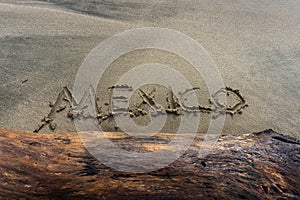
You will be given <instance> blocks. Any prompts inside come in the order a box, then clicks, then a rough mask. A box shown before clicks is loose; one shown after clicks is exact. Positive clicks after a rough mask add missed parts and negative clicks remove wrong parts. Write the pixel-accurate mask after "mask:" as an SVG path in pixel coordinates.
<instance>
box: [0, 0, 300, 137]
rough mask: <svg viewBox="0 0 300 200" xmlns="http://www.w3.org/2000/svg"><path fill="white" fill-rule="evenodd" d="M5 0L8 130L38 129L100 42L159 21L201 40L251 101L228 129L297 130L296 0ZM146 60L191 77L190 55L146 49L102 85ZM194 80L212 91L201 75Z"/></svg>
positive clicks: (0, 79) (67, 126)
mask: <svg viewBox="0 0 300 200" xmlns="http://www.w3.org/2000/svg"><path fill="white" fill-rule="evenodd" d="M0 2H1V4H0V63H1V69H0V85H1V87H0V94H1V101H0V110H1V117H0V127H1V128H10V129H21V130H27V131H33V130H34V129H35V128H36V126H37V124H38V123H39V122H40V120H41V119H42V118H43V117H44V116H46V115H47V114H48V113H49V112H50V108H49V101H55V99H56V97H57V95H58V93H59V92H60V91H61V89H62V88H63V87H64V86H66V85H67V86H69V87H70V88H71V87H72V84H73V81H74V77H75V74H76V71H77V69H78V68H79V66H80V64H81V63H82V62H83V60H84V58H85V56H86V55H87V54H88V53H89V52H90V51H91V50H92V49H93V48H94V47H95V46H97V45H98V44H99V43H100V42H101V41H103V40H104V39H105V38H107V37H109V36H112V35H113V34H116V33H119V32H122V31H124V30H127V29H130V28H134V27H143V26H156V27H165V28H171V29H175V30H178V31H181V32H183V33H185V34H187V35H189V36H190V37H192V38H194V39H195V40H197V41H198V42H200V43H201V44H202V45H203V46H204V47H205V48H206V50H207V51H208V52H209V53H210V55H211V56H212V57H213V59H214V60H215V62H216V64H217V66H218V69H219V70H220V72H221V73H222V76H223V78H224V82H225V84H226V85H228V86H231V87H233V88H237V89H239V90H240V91H241V93H242V94H243V96H244V97H245V98H246V100H247V103H248V104H249V107H248V108H246V109H245V111H244V112H243V114H242V115H237V116H234V117H233V118H232V117H230V116H228V117H227V120H226V124H225V127H224V129H223V132H224V133H229V132H231V133H232V132H235V133H244V132H256V131H260V130H263V129H267V128H272V129H274V130H275V131H277V132H280V133H283V134H288V135H292V136H297V137H299V136H300V135H299V128H300V127H299V124H300V118H299V115H300V105H299V103H298V102H299V96H300V90H299V89H300V88H299V87H300V78H299V77H300V71H299V63H300V62H299V61H300V60H299V58H300V56H299V55H300V39H299V38H300V29H299V22H300V14H299V12H298V10H299V8H300V2H299V1H297V0H289V1H283V0H277V1H276V2H275V1H267V0H265V1H256V0H255V1H251V2H244V1H243V2H242V1H239V2H236V1H227V2H224V1H221V0H217V1H213V2H212V1H208V0H200V1H180V2H177V1H163V0H161V1H155V3H154V2H153V3H149V2H147V1H130V2H128V1H122V0H118V1H105V3H103V2H99V3H98V4H93V3H78V2H79V1H67V0H65V1H52V2H54V3H56V4H51V3H49V2H42V1H30V2H28V1H4V0H1V1H0ZM50 2H51V1H50ZM149 61H151V62H153V61H161V62H163V63H165V64H169V65H171V66H173V67H174V68H176V69H179V70H181V71H182V72H183V73H184V74H185V75H191V74H193V73H192V72H191V71H189V70H185V69H187V67H188V64H187V63H186V62H185V61H183V60H182V59H179V58H175V57H174V56H173V55H168V54H165V53H163V52H158V51H152V52H147V51H141V52H134V53H133V54H130V55H127V56H125V57H123V58H120V59H119V60H118V61H117V62H116V63H114V64H113V66H112V70H110V71H109V72H108V74H107V77H108V78H107V79H108V80H106V81H105V84H107V86H108V87H109V86H111V84H113V82H114V80H115V79H117V78H118V77H119V76H120V75H121V74H122V73H124V72H125V71H126V69H130V67H131V66H134V65H136V64H140V63H144V62H149ZM191 79H192V83H193V84H194V85H195V86H200V87H201V88H203V94H206V93H205V91H206V89H205V85H204V84H203V80H199V77H191ZM103 98H104V99H105V98H107V97H105V95H104V97H103ZM204 99H207V98H206V96H205V97H204ZM57 120H58V121H59V122H60V123H58V126H57V131H58V132H64V131H73V130H74V127H73V125H72V122H70V121H68V119H66V117H65V115H59V116H58V119H57ZM171 125H172V124H171ZM111 128H114V127H111ZM200 128H201V130H200V131H201V132H202V131H205V129H206V128H207V116H206V115H203V123H202V126H201V127H200ZM48 131H50V130H47V129H45V130H44V132H48Z"/></svg>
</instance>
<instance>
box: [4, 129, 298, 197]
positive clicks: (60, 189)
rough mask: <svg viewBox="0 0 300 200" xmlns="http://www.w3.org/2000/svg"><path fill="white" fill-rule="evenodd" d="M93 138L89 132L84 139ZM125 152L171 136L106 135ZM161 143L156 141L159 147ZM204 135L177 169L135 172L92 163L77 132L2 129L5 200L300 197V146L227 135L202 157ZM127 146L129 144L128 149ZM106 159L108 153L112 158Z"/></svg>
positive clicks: (267, 136)
mask: <svg viewBox="0 0 300 200" xmlns="http://www.w3.org/2000/svg"><path fill="white" fill-rule="evenodd" d="M86 134H88V133H86ZM106 135H107V136H108V137H109V138H111V139H112V140H113V141H114V142H115V143H116V144H118V145H120V146H121V147H125V146H126V148H127V150H131V148H132V149H134V150H137V151H152V150H156V149H160V148H161V146H162V145H163V144H162V142H161V141H164V142H165V143H168V141H169V139H170V138H171V137H172V134H160V135H159V136H157V137H154V138H151V139H148V141H147V143H145V142H143V143H138V142H137V141H136V140H134V139H133V138H130V137H128V136H126V135H125V134H123V133H107V134H106ZM157 141H159V142H157ZM202 142H203V135H201V134H199V135H198V136H197V138H196V139H195V141H194V144H193V145H192V146H191V147H190V149H189V150H188V151H187V152H186V153H185V154H184V155H183V156H182V157H181V158H179V159H178V160H177V161H175V162H174V163H173V164H171V165H169V166H167V167H165V168H163V169H161V170H159V171H155V172H150V173H144V174H130V173H124V172H118V171H116V170H113V169H111V168H109V167H107V166H105V165H103V164H101V163H100V162H99V161H97V160H96V159H94V158H93V157H92V156H91V155H90V154H89V153H88V152H87V151H86V149H85V148H84V146H83V145H82V143H81V140H80V138H79V136H78V135H77V133H63V134H32V133H26V132H22V131H10V130H0V197H1V199H17V198H18V199H84V198H88V199H272V200H273V199H300V191H299V189H300V175H299V174H300V142H299V141H298V140H296V139H293V138H290V137H287V136H283V135H280V134H277V133H275V132H273V131H272V130H267V131H264V132H261V133H254V134H243V135H222V136H221V137H220V138H219V140H218V143H217V146H216V147H215V149H213V151H212V152H211V154H210V155H208V156H207V157H205V158H202V159H200V158H198V156H197V155H198V154H197V153H198V147H199V145H201V144H202ZM125 144H126V145H125ZM108 153H109V152H108Z"/></svg>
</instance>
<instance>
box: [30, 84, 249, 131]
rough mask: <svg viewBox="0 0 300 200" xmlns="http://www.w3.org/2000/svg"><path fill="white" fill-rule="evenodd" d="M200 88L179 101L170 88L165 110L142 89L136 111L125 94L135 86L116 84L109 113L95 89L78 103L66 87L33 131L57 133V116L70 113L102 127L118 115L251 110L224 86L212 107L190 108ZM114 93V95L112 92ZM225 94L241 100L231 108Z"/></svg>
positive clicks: (196, 106)
mask: <svg viewBox="0 0 300 200" xmlns="http://www.w3.org/2000/svg"><path fill="white" fill-rule="evenodd" d="M199 89H200V88H197V87H195V88H191V89H186V91H184V92H180V93H179V98H176V96H175V95H174V93H173V91H172V89H171V88H169V89H168V90H167V94H166V102H167V106H166V108H164V107H162V106H161V105H159V104H157V103H156V101H155V95H156V88H152V90H151V92H149V93H147V92H145V91H144V90H143V89H138V95H139V97H140V102H139V103H137V104H136V105H135V106H134V108H129V107H128V105H129V97H126V96H125V95H124V94H125V93H131V92H132V91H133V89H132V87H130V86H128V85H116V86H112V87H109V88H108V90H109V91H110V92H111V94H117V95H111V102H110V103H104V106H107V107H108V109H107V110H106V111H103V110H102V107H103V106H99V104H98V101H97V100H98V99H99V98H98V96H97V95H96V93H95V90H94V89H93V88H92V87H89V89H88V90H87V91H86V93H85V94H84V95H83V97H82V98H81V100H80V101H76V100H75V98H74V97H73V95H72V93H71V91H70V90H69V89H68V88H67V87H64V88H63V89H62V91H61V92H60V93H59V94H58V97H57V99H56V101H55V103H51V102H50V103H49V106H50V107H51V111H50V112H49V114H48V115H47V116H45V117H44V118H43V119H42V120H41V124H39V125H38V127H37V128H36V129H35V130H34V132H35V133H38V132H39V131H40V130H41V129H43V128H44V127H45V126H47V125H49V128H50V129H51V130H52V131H54V130H55V129H56V127H57V124H56V123H55V122H54V121H55V115H56V113H60V112H62V111H65V110H67V117H68V118H70V119H72V120H73V119H75V118H79V117H81V118H90V117H92V118H97V119H98V121H99V124H101V123H102V122H103V121H105V120H107V119H109V118H113V117H114V116H116V115H129V116H130V117H138V116H145V115H148V114H149V113H150V114H151V116H157V115H160V114H162V115H164V114H173V115H178V116H179V115H182V114H184V113H199V112H201V113H212V114H213V115H212V116H213V119H215V118H217V117H218V116H219V115H224V114H230V115H232V116H233V115H235V114H242V112H243V109H244V108H245V107H248V105H247V104H246V100H245V98H244V97H243V96H242V95H241V94H240V91H239V90H234V89H232V88H230V87H225V88H222V89H220V90H218V91H217V92H216V93H214V94H213V95H212V98H211V99H209V104H210V106H209V107H205V106H201V105H192V106H191V105H187V103H186V100H187V99H188V98H189V96H190V95H191V94H193V93H194V92H195V91H196V90H199ZM112 91H114V93H113V92H112ZM222 93H223V94H226V95H227V96H230V95H233V96H235V97H236V99H237V100H238V101H237V103H235V104H234V105H231V106H228V105H224V104H223V103H221V102H219V100H218V97H220V96H221V94H222ZM122 94H123V95H122ZM145 105H146V107H148V108H149V109H148V111H147V110H145Z"/></svg>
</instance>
